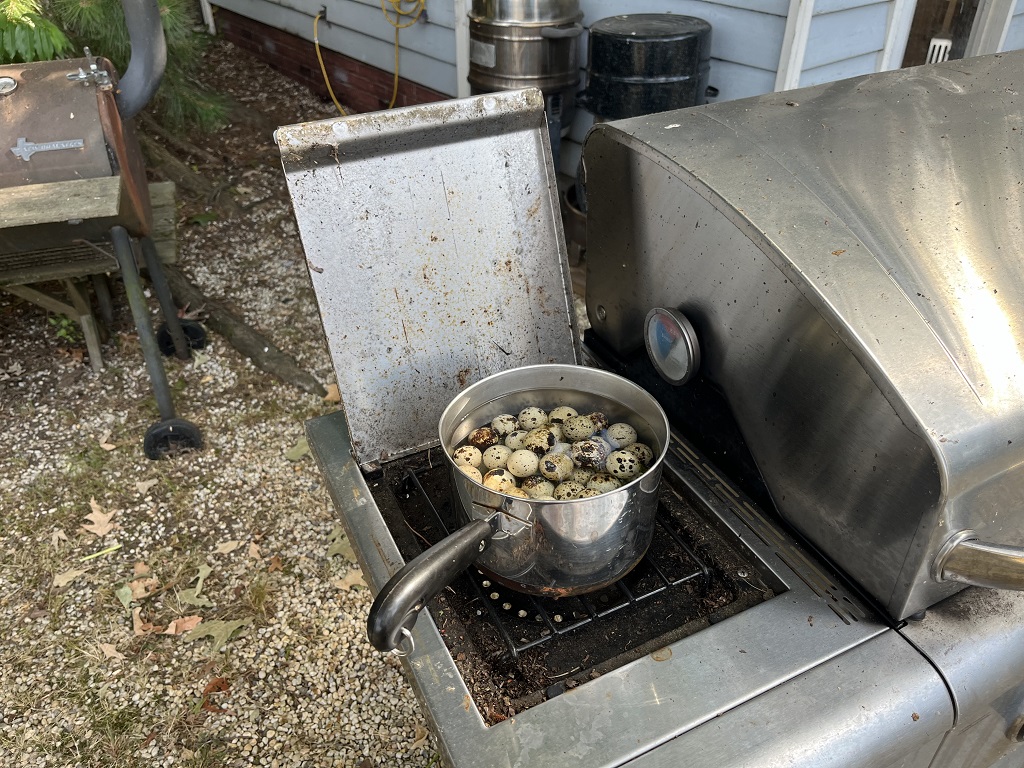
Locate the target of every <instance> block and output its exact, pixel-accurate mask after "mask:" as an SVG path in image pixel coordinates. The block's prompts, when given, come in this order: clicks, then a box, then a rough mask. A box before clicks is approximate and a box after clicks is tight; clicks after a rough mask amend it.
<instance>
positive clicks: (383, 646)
mask: <svg viewBox="0 0 1024 768" xmlns="http://www.w3.org/2000/svg"><path fill="white" fill-rule="evenodd" d="M497 530H498V515H491V517H490V518H489V519H487V520H474V521H473V522H471V523H468V524H466V525H464V526H462V527H461V528H459V529H458V530H457V531H455V532H454V533H452V534H451V535H449V536H447V537H446V538H444V539H441V541H439V542H437V544H435V545H434V546H432V547H431V548H430V549H428V550H426V551H425V552H423V553H422V554H420V555H419V556H418V557H416V558H415V559H413V560H411V561H410V562H408V563H406V564H405V566H404V567H403V568H402V570H400V571H399V572H398V573H396V574H395V575H394V576H392V577H391V579H390V580H388V583H387V584H385V585H384V588H383V589H381V591H380V592H378V593H377V597H376V599H374V601H373V605H372V606H370V615H369V617H368V618H367V620H366V634H367V636H368V637H369V638H370V642H371V643H372V644H373V647H374V648H376V649H377V650H379V651H396V650H397V649H398V647H399V644H400V643H401V642H402V639H403V636H404V635H407V634H408V630H410V629H412V626H413V624H415V623H416V619H417V618H418V617H419V615H420V611H422V610H423V608H424V607H426V605H427V603H428V602H429V601H430V600H431V599H432V598H433V597H434V596H435V595H437V594H438V593H439V592H440V591H441V590H442V589H444V588H445V587H446V586H448V584H450V583H451V582H452V581H454V580H455V577H456V576H458V575H459V574H460V573H462V571H464V570H465V569H466V568H468V567H469V566H470V564H471V563H472V562H473V561H474V560H476V559H477V558H478V557H479V556H480V553H481V552H483V551H484V550H485V549H487V545H488V544H490V541H491V537H492V536H493V535H494V534H495V532H497ZM403 630H404V632H403Z"/></svg>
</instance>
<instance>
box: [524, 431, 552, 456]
mask: <svg viewBox="0 0 1024 768" xmlns="http://www.w3.org/2000/svg"><path fill="white" fill-rule="evenodd" d="M554 444H555V433H554V432H552V431H551V430H550V429H548V428H547V427H537V428H536V429H532V430H530V433H529V434H528V435H527V436H526V437H525V438H524V439H523V448H528V449H529V450H531V451H533V452H534V453H536V454H537V455H538V456H543V455H544V454H545V453H548V452H549V451H550V450H551V448H552V446H553V445H554Z"/></svg>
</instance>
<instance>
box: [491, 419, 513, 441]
mask: <svg viewBox="0 0 1024 768" xmlns="http://www.w3.org/2000/svg"><path fill="white" fill-rule="evenodd" d="M491 429H493V430H494V431H495V432H497V433H498V437H500V438H502V439H504V438H505V437H507V436H508V435H510V434H512V433H513V432H515V431H516V430H517V429H519V421H518V420H517V419H516V417H515V416H513V415H512V414H511V413H503V414H501V415H500V416H495V417H494V418H493V419H492V420H491Z"/></svg>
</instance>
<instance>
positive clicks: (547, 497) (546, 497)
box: [533, 496, 555, 501]
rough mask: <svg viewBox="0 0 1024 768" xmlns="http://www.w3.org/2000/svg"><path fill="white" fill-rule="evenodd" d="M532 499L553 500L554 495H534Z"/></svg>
mask: <svg viewBox="0 0 1024 768" xmlns="http://www.w3.org/2000/svg"><path fill="white" fill-rule="evenodd" d="M533 500H534V501H554V500H555V497H554V496H534V497H533Z"/></svg>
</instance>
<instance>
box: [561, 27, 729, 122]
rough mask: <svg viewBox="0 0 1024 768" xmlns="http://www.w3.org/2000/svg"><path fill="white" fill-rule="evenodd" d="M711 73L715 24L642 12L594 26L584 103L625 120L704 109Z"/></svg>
mask: <svg viewBox="0 0 1024 768" xmlns="http://www.w3.org/2000/svg"><path fill="white" fill-rule="evenodd" d="M710 71H711V25H710V24H708V23H707V22H706V21H704V20H703V19H698V18H696V17H694V16H677V15H675V14H671V13H638V14H629V15H625V16H610V17H608V18H606V19H601V20H599V21H596V22H594V24H593V25H592V26H591V27H590V42H589V44H588V63H587V88H586V90H585V91H584V92H583V93H582V94H581V95H580V97H579V104H580V106H582V107H583V108H584V109H586V110H587V111H588V112H592V113H593V114H594V115H596V116H597V117H598V118H600V119H603V120H619V119H621V118H626V117H636V116H637V115H647V114H652V113H654V112H665V111H668V110H670V109H681V108H683V107H692V106H694V105H696V104H703V103H704V102H705V101H706V93H707V90H708V76H709V74H710Z"/></svg>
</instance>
